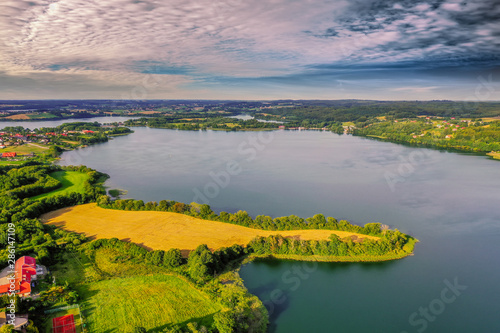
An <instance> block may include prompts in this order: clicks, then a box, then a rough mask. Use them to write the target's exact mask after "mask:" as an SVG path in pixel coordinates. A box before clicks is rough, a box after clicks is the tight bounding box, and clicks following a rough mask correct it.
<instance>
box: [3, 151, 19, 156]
mask: <svg viewBox="0 0 500 333" xmlns="http://www.w3.org/2000/svg"><path fill="white" fill-rule="evenodd" d="M16 156H17V153H15V152H14V153H2V157H16Z"/></svg>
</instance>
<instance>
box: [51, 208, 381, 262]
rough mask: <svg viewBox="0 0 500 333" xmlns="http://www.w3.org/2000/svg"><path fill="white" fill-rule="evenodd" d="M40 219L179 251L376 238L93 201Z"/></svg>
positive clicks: (91, 234)
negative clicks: (258, 241) (271, 241)
mask: <svg viewBox="0 0 500 333" xmlns="http://www.w3.org/2000/svg"><path fill="white" fill-rule="evenodd" d="M41 220H42V222H44V223H47V224H51V225H55V226H57V227H60V228H62V229H64V230H67V231H73V232H78V233H84V234H85V235H87V236H88V237H91V238H96V239H97V238H114V237H116V238H118V239H120V240H126V241H130V242H134V243H137V244H139V245H142V246H145V247H147V248H150V249H153V250H169V249H171V248H177V249H181V250H184V251H183V253H185V251H186V250H194V249H195V248H196V247H197V246H198V245H200V244H207V245H208V247H209V248H211V249H212V250H215V249H218V248H221V247H228V246H231V245H234V244H240V245H246V244H248V243H249V242H250V241H251V240H252V239H253V238H255V237H256V236H269V235H276V234H280V235H282V236H283V237H297V238H298V239H303V240H322V239H325V240H326V239H328V237H329V236H330V235H331V234H336V235H338V236H339V237H340V238H344V237H348V236H352V235H356V236H357V237H359V238H371V239H378V238H377V237H373V236H367V235H362V234H355V233H352V232H345V231H335V230H289V231H266V230H259V229H251V228H246V227H242V226H239V225H234V224H229V223H223V222H216V221H207V220H202V219H197V218H194V217H191V216H187V215H184V214H177V213H170V212H149V211H143V212H134V211H123V210H113V209H104V208H100V207H98V206H97V205H96V204H95V203H93V204H86V205H79V206H74V207H68V208H63V209H59V210H56V211H53V212H50V213H47V214H44V215H42V217H41Z"/></svg>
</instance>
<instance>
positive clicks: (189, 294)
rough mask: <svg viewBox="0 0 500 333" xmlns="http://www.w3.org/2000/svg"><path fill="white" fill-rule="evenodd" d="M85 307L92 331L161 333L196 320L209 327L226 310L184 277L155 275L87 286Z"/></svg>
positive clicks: (87, 321) (84, 310)
mask: <svg viewBox="0 0 500 333" xmlns="http://www.w3.org/2000/svg"><path fill="white" fill-rule="evenodd" d="M85 287H86V291H85V293H84V294H83V295H82V294H81V295H82V296H84V297H85V302H84V303H83V304H82V306H83V313H84V316H85V318H86V323H87V327H88V329H89V331H90V332H132V330H133V328H134V327H135V326H142V327H144V328H146V329H148V330H154V331H159V330H160V329H162V328H164V327H167V326H169V325H172V324H180V323H185V322H189V321H191V320H196V321H198V322H203V323H206V324H209V323H211V322H212V316H213V314H215V313H217V312H219V311H220V310H221V309H222V307H221V306H220V305H218V304H216V303H214V302H212V301H210V299H209V298H208V296H207V295H205V294H204V293H203V292H201V291H200V290H197V289H196V288H194V287H193V286H191V285H190V284H189V283H188V282H186V281H184V280H182V279H181V278H178V277H175V276H170V275H165V274H155V275H149V276H134V277H128V278H115V279H111V280H104V281H99V282H94V283H91V284H88V285H85Z"/></svg>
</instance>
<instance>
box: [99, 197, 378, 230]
mask: <svg viewBox="0 0 500 333" xmlns="http://www.w3.org/2000/svg"><path fill="white" fill-rule="evenodd" d="M97 204H98V206H100V207H102V208H107V209H117V210H131V211H161V212H172V213H180V214H185V215H189V216H193V217H197V218H201V219H204V220H211V221H219V222H225V223H231V224H236V225H240V226H243V227H248V228H253V229H261V230H273V231H278V230H302V229H327V230H339V231H348V232H355V233H359V234H364V235H372V236H379V235H381V234H382V228H381V224H380V223H367V224H366V225H365V226H364V227H361V226H358V225H355V224H352V223H350V222H348V221H346V220H340V221H338V220H337V219H335V218H333V217H328V218H325V216H324V215H323V214H316V215H314V216H313V217H309V218H306V219H304V218H302V217H299V216H296V215H290V216H282V217H275V218H272V217H270V216H267V215H257V216H256V217H255V218H252V217H251V216H250V215H249V214H248V213H247V212H246V211H244V210H240V211H238V212H236V213H227V212H224V211H223V212H220V213H219V214H216V213H215V212H214V211H213V210H212V209H211V208H210V206H209V205H206V204H198V203H196V202H193V203H191V204H185V203H182V202H177V201H174V200H161V201H160V202H158V203H157V202H154V201H151V202H147V203H144V201H142V200H135V199H118V200H111V198H110V197H109V196H107V195H103V196H101V197H99V199H98V200H97Z"/></svg>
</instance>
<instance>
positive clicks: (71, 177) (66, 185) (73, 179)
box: [31, 171, 88, 200]
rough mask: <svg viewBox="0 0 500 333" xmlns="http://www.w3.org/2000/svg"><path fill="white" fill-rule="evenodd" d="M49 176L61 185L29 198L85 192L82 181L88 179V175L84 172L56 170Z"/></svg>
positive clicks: (36, 198)
mask: <svg viewBox="0 0 500 333" xmlns="http://www.w3.org/2000/svg"><path fill="white" fill-rule="evenodd" d="M50 176H51V177H53V178H55V179H57V180H58V181H60V182H61V183H62V186H61V187H60V188H58V189H56V190H54V191H52V192H48V193H44V194H40V195H37V196H35V197H32V198H31V199H34V200H38V199H42V198H47V197H52V196H54V195H59V194H67V193H71V192H78V193H82V194H83V193H85V189H84V185H83V183H84V182H85V181H86V180H87V179H88V175H87V174H86V173H81V172H78V171H56V172H53V173H51V174H50Z"/></svg>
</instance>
